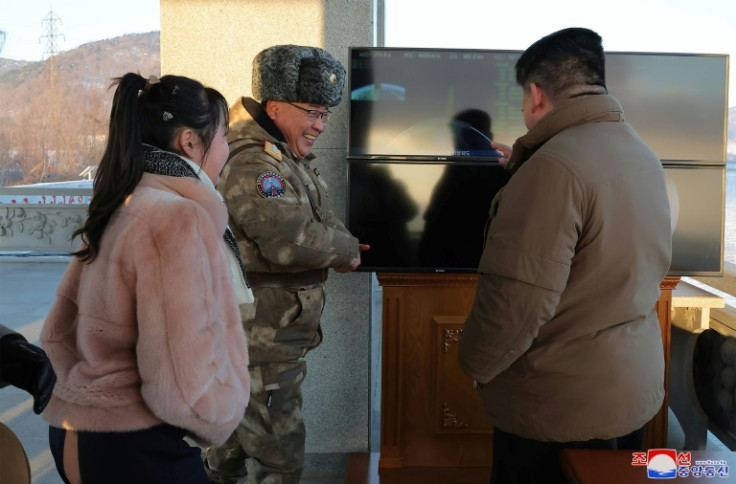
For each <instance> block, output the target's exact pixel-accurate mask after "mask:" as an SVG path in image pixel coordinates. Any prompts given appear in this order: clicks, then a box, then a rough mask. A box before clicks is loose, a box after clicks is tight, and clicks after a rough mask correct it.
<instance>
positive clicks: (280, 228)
mask: <svg viewBox="0 0 736 484" xmlns="http://www.w3.org/2000/svg"><path fill="white" fill-rule="evenodd" d="M344 80H345V69H344V67H343V66H342V64H340V62H338V61H337V60H335V59H334V58H333V57H332V56H331V55H330V54H329V53H327V52H325V51H324V50H322V49H319V48H314V47H304V46H296V45H278V46H274V47H270V48H268V49H265V50H264V51H262V52H260V53H259V54H258V55H257V56H256V57H255V59H254V60H253V86H252V91H253V97H254V98H255V99H253V98H245V97H243V98H241V99H239V100H238V101H237V103H235V105H234V106H233V107H232V108H231V109H230V131H229V134H228V139H229V141H230V161H229V163H228V165H227V166H226V168H225V170H224V171H223V173H222V177H221V180H222V182H221V184H220V186H219V187H218V188H219V189H220V191H221V192H222V194H223V196H224V198H225V202H226V203H227V205H228V209H229V212H230V227H231V229H232V230H233V232H234V233H235V236H236V238H237V240H238V245H239V247H240V251H241V254H242V256H243V261H244V263H245V266H246V267H247V268H248V279H249V281H250V283H251V286H252V288H253V293H254V295H255V303H254V305H246V306H243V324H244V325H245V330H246V335H247V338H248V350H249V354H250V375H251V397H250V404H249V405H248V409H247V410H246V413H245V416H244V418H243V420H242V422H241V423H240V425H239V426H238V428H237V429H236V431H235V432H234V433H233V434H232V435H231V437H230V439H229V440H228V441H227V442H226V443H225V444H224V445H223V446H221V447H217V448H214V447H211V448H209V449H208V450H207V455H206V460H205V464H206V468H207V470H208V474H209V475H210V479H211V481H212V482H235V481H236V480H237V478H238V477H239V476H242V475H243V474H244V473H245V462H246V460H247V482H249V483H259V484H260V483H298V482H299V477H300V475H301V472H302V469H303V467H304V441H305V431H304V423H303V421H302V416H301V405H302V394H301V383H302V381H303V380H304V377H305V375H306V364H305V361H304V356H305V355H306V354H307V352H308V351H310V350H311V349H313V348H315V347H316V346H317V345H319V343H320V342H321V340H322V332H321V330H320V326H319V321H320V316H321V315H322V309H323V307H324V302H325V288H324V283H325V280H326V278H327V269H328V268H330V267H332V268H334V269H335V271H337V272H349V271H352V270H354V269H356V268H357V267H358V265H359V264H360V251H361V250H364V249H367V246H363V245H360V244H358V240H357V239H356V238H355V237H353V236H352V235H351V234H350V232H348V230H347V229H346V228H345V226H344V225H343V224H342V222H341V221H340V220H339V219H337V218H336V217H335V216H334V215H333V214H332V212H331V211H330V209H329V208H327V206H326V205H327V202H328V200H327V193H326V191H325V188H326V187H325V184H324V182H323V181H322V179H321V178H320V177H319V174H318V172H317V170H316V169H312V167H311V166H310V164H311V162H312V160H313V158H314V155H312V154H311V151H312V146H313V145H314V142H315V141H316V140H317V138H318V137H319V135H320V134H322V132H323V131H324V129H325V127H326V123H327V120H328V117H329V113H330V111H329V109H328V108H329V107H332V106H335V105H337V104H338V103H339V102H340V99H341V97H342V90H343V86H344Z"/></svg>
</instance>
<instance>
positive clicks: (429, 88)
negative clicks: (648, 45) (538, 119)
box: [348, 47, 728, 164]
mask: <svg viewBox="0 0 736 484" xmlns="http://www.w3.org/2000/svg"><path fill="white" fill-rule="evenodd" d="M520 54H521V52H520V51H504V50H499V51H495V50H493V51H492V50H457V49H398V48H369V47H352V48H351V49H350V69H349V79H348V86H349V87H348V88H349V92H350V123H349V130H348V157H352V158H372V159H410V160H424V159H426V160H448V159H449V160H452V159H462V158H466V157H471V158H480V159H497V158H498V153H496V152H494V151H493V150H491V149H490V148H489V147H488V143H489V141H490V139H491V138H493V139H496V140H498V141H500V142H503V143H505V144H509V145H510V144H513V142H514V141H515V140H516V138H518V137H519V136H521V135H523V134H524V133H526V127H525V126H524V121H523V117H522V113H521V109H520V108H521V97H522V90H521V88H520V87H519V86H518V85H517V84H516V80H515V73H514V65H515V63H516V60H517V59H518V58H519V55H520ZM727 72H728V56H727V55H705V54H669V53H626V52H609V53H607V54H606V84H607V86H608V90H609V92H610V93H611V94H612V95H614V96H616V97H617V98H618V99H619V101H621V105H622V106H623V109H624V116H625V118H626V120H627V121H628V122H630V123H631V124H632V126H633V127H634V128H635V129H636V130H637V132H638V133H639V135H640V136H641V137H642V138H643V139H644V141H646V142H647V144H648V145H649V146H650V147H651V148H652V149H653V150H654V152H655V153H657V156H658V157H659V158H660V159H661V160H662V161H663V162H685V163H692V162H695V163H704V164H714V163H718V164H722V163H725V146H724V139H725V136H726V119H727V115H728V112H727V96H728V94H727V90H728V86H727V83H726V82H727Z"/></svg>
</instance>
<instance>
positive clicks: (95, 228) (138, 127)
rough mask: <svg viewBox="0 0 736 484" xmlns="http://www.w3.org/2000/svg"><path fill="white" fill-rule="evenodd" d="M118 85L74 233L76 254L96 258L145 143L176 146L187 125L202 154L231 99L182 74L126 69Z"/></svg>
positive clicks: (138, 169)
mask: <svg viewBox="0 0 736 484" xmlns="http://www.w3.org/2000/svg"><path fill="white" fill-rule="evenodd" d="M116 85H117V88H116V89H115V95H114V96H113V100H112V109H111V111H110V127H109V132H108V137H107V146H106V147H105V153H104V154H103V155H102V159H101V160H100V163H99V165H98V167H97V174H96V175H95V181H94V184H93V188H92V199H91V201H90V204H89V210H88V216H87V220H86V222H85V223H84V225H83V226H82V227H80V228H79V229H78V230H76V231H75V232H74V235H73V237H76V236H78V235H80V236H81V237H82V241H83V244H82V247H81V249H80V250H79V251H77V252H73V253H72V255H74V256H76V257H79V258H80V259H81V260H82V261H84V262H92V261H93V260H94V259H95V258H96V257H97V254H98V253H99V251H100V241H101V240H102V234H103V233H104V231H105V228H106V227H107V224H108V222H109V221H110V218H111V217H112V215H113V213H114V212H115V210H117V208H118V207H119V206H120V205H121V204H122V203H123V202H124V201H125V199H126V198H127V197H128V196H129V195H130V194H131V193H133V190H134V189H135V187H136V186H137V185H138V182H140V180H141V177H142V176H143V166H144V163H143V162H144V159H143V144H144V143H146V144H149V145H152V146H154V147H156V148H160V149H162V150H167V151H174V148H173V146H174V140H175V138H176V136H177V135H178V133H179V131H180V130H181V129H183V128H190V129H192V130H193V131H194V132H196V133H197V135H199V137H200V138H201V140H202V143H203V144H204V147H205V150H204V153H207V150H208V149H209V147H210V144H211V143H212V139H213V138H214V136H215V134H216V132H217V129H218V128H219V127H220V125H221V123H227V111H228V109H227V102H226V101H225V98H224V97H223V96H222V94H220V93H219V92H218V91H216V90H215V89H212V88H208V87H204V86H203V85H202V84H201V83H199V82H198V81H195V80H193V79H190V78H187V77H182V76H171V75H169V76H163V77H162V78H161V79H160V80H158V79H155V78H149V80H146V79H145V78H144V77H142V76H141V75H139V74H135V73H130V72H129V73H127V74H125V75H124V76H122V77H118V78H115V79H114V80H113V83H112V85H111V87H114V86H116Z"/></svg>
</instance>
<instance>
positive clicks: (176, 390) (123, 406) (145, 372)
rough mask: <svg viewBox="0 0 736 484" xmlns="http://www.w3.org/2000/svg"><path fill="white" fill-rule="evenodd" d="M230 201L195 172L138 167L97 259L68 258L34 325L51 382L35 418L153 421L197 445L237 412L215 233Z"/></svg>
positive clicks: (105, 427)
mask: <svg viewBox="0 0 736 484" xmlns="http://www.w3.org/2000/svg"><path fill="white" fill-rule="evenodd" d="M226 224H227V210H226V208H225V205H224V204H223V203H222V201H221V200H220V199H219V197H218V196H217V194H216V193H215V192H214V191H213V190H212V189H210V188H209V187H207V186H205V185H204V184H203V183H201V182H200V181H198V180H196V179H193V178H174V177H167V176H160V175H153V174H149V173H146V174H144V175H143V178H142V180H141V182H140V184H139V185H138V187H137V188H136V189H135V191H134V192H133V194H132V195H130V197H129V198H128V199H127V200H126V201H125V203H124V204H123V205H122V206H121V207H120V208H119V209H118V210H117V211H116V212H115V214H114V215H113V217H112V218H111V220H110V223H109V225H108V226H107V228H106V230H105V233H104V235H103V238H102V242H101V246H100V247H101V249H100V252H99V255H98V256H97V258H96V259H95V260H94V261H93V262H92V263H91V264H85V263H82V262H80V261H79V259H78V258H76V257H75V258H74V259H73V260H72V261H71V262H70V264H69V267H68V268H67V270H66V273H65V274H64V277H63V279H62V281H61V283H60V285H59V288H58V290H57V299H56V301H55V303H54V305H53V307H52V308H51V311H50V312H49V314H48V316H47V318H46V322H45V325H44V328H43V332H42V334H41V345H42V347H43V349H44V350H46V352H47V353H48V355H49V358H50V359H51V361H52V364H53V366H54V370H55V371H56V374H57V377H58V382H57V384H56V387H55V389H54V395H53V397H52V400H51V402H50V403H49V405H48V407H47V408H46V410H45V412H44V413H43V417H44V418H45V419H46V421H48V422H49V423H50V424H51V425H53V426H57V427H61V428H66V429H73V430H83V431H105V432H115V431H130V430H139V429H144V428H148V427H151V426H154V425H158V424H160V423H162V422H165V423H168V424H171V425H174V426H177V427H180V428H183V429H186V430H187V431H188V432H189V433H190V434H191V436H192V437H193V438H195V439H196V440H197V441H198V442H199V443H201V444H204V445H209V444H219V443H222V442H224V441H225V440H226V439H227V437H228V436H229V435H230V433H231V432H232V431H233V430H234V429H235V427H236V426H237V424H238V422H239V421H240V419H241V418H242V417H243V414H244V411H245V408H246V405H247V403H248V397H249V390H250V378H249V376H248V354H247V349H246V348H247V345H246V340H245V334H244V331H243V328H242V324H241V321H240V312H239V308H238V304H237V302H236V298H235V295H234V292H233V288H232V286H231V279H230V272H229V265H228V264H229V259H228V257H229V255H228V253H227V251H228V250H230V249H229V248H228V247H227V245H226V244H225V242H224V240H223V233H224V231H225V226H226Z"/></svg>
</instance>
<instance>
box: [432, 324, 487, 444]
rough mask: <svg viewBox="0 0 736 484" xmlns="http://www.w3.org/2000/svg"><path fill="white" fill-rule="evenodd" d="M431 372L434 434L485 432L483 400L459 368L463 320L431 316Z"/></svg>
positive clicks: (485, 422)
mask: <svg viewBox="0 0 736 484" xmlns="http://www.w3.org/2000/svg"><path fill="white" fill-rule="evenodd" d="M432 319H433V321H432V322H433V324H434V334H435V344H434V355H433V359H434V365H433V369H434V373H435V391H434V398H435V410H434V412H435V423H436V425H437V427H436V432H437V433H438V434H458V433H485V434H491V433H492V432H493V426H492V425H491V424H490V423H489V422H488V419H487V418H486V416H485V412H484V410H483V401H482V400H481V398H480V396H478V393H477V392H476V391H475V390H474V389H473V386H472V382H471V381H470V379H469V378H468V377H467V376H466V375H465V373H463V371H462V370H461V369H460V363H459V362H458V341H459V339H460V335H462V332H463V329H462V328H463V324H465V317H464V316H463V317H459V316H435V317H433V318H432Z"/></svg>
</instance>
